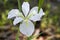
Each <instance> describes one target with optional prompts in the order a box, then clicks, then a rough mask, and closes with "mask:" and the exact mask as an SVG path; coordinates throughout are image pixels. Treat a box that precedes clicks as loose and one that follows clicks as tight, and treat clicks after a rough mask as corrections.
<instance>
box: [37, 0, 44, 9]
mask: <svg viewBox="0 0 60 40" xmlns="http://www.w3.org/2000/svg"><path fill="white" fill-rule="evenodd" d="M43 2H44V0H39V4H38V7H39V8H38V10H40V8H41V7H42V5H43Z"/></svg>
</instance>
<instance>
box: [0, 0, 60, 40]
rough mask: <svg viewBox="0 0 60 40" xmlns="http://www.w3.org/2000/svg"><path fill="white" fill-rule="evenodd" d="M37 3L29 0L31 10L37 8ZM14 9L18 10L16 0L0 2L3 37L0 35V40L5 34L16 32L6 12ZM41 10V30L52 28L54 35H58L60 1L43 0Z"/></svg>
mask: <svg viewBox="0 0 60 40" xmlns="http://www.w3.org/2000/svg"><path fill="white" fill-rule="evenodd" d="M23 1H24V0H21V4H22V3H23ZM38 2H39V1H38V0H30V1H29V3H30V5H31V8H32V7H34V6H37V5H38ZM16 8H18V2H17V0H0V34H2V35H3V37H2V35H0V38H2V39H1V40H4V39H3V38H5V36H6V35H7V34H9V33H12V32H13V31H16V30H17V28H16V27H13V24H12V20H8V19H7V15H8V12H9V11H10V10H11V9H16ZM42 8H43V10H44V12H45V16H44V17H43V18H42V21H41V26H40V27H41V29H43V30H44V29H46V28H50V27H53V28H54V29H55V33H56V34H59V35H60V0H44V3H43V5H42ZM7 30H8V31H7ZM13 33H14V32H13ZM13 35H14V34H13ZM9 37H10V36H9ZM9 37H8V39H9ZM8 39H6V40H8Z"/></svg>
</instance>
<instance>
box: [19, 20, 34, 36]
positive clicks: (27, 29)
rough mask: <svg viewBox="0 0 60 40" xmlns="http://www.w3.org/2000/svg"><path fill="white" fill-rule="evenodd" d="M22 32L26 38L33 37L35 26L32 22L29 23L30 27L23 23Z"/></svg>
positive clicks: (21, 25)
mask: <svg viewBox="0 0 60 40" xmlns="http://www.w3.org/2000/svg"><path fill="white" fill-rule="evenodd" d="M20 32H21V33H23V34H24V35H26V36H28V37H29V36H31V35H32V34H33V32H34V25H33V23H32V22H31V21H28V25H26V22H24V21H23V22H22V24H20Z"/></svg>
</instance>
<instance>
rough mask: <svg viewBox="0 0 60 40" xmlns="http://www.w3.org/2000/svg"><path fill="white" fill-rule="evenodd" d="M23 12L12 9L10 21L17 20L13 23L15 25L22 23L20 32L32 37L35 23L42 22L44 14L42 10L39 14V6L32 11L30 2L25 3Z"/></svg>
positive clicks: (9, 15) (9, 16) (9, 14)
mask: <svg viewBox="0 0 60 40" xmlns="http://www.w3.org/2000/svg"><path fill="white" fill-rule="evenodd" d="M22 12H23V13H22ZM22 12H20V11H19V10H18V9H12V10H11V11H10V12H9V13H8V19H11V18H15V19H14V21H13V24H14V25H16V24H18V23H19V22H22V23H21V24H20V26H19V28H20V32H21V33H23V34H24V35H26V36H28V37H29V36H31V35H32V33H33V32H34V29H35V27H34V24H33V22H36V21H39V20H41V17H42V16H43V15H44V12H43V9H42V8H41V9H40V11H39V13H38V7H37V6H36V7H33V8H32V9H31V11H30V5H29V3H28V2H23V4H22ZM31 21H33V22H31Z"/></svg>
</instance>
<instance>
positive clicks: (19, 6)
mask: <svg viewBox="0 0 60 40" xmlns="http://www.w3.org/2000/svg"><path fill="white" fill-rule="evenodd" d="M18 8H19V11H21V3H20V0H18Z"/></svg>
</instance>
